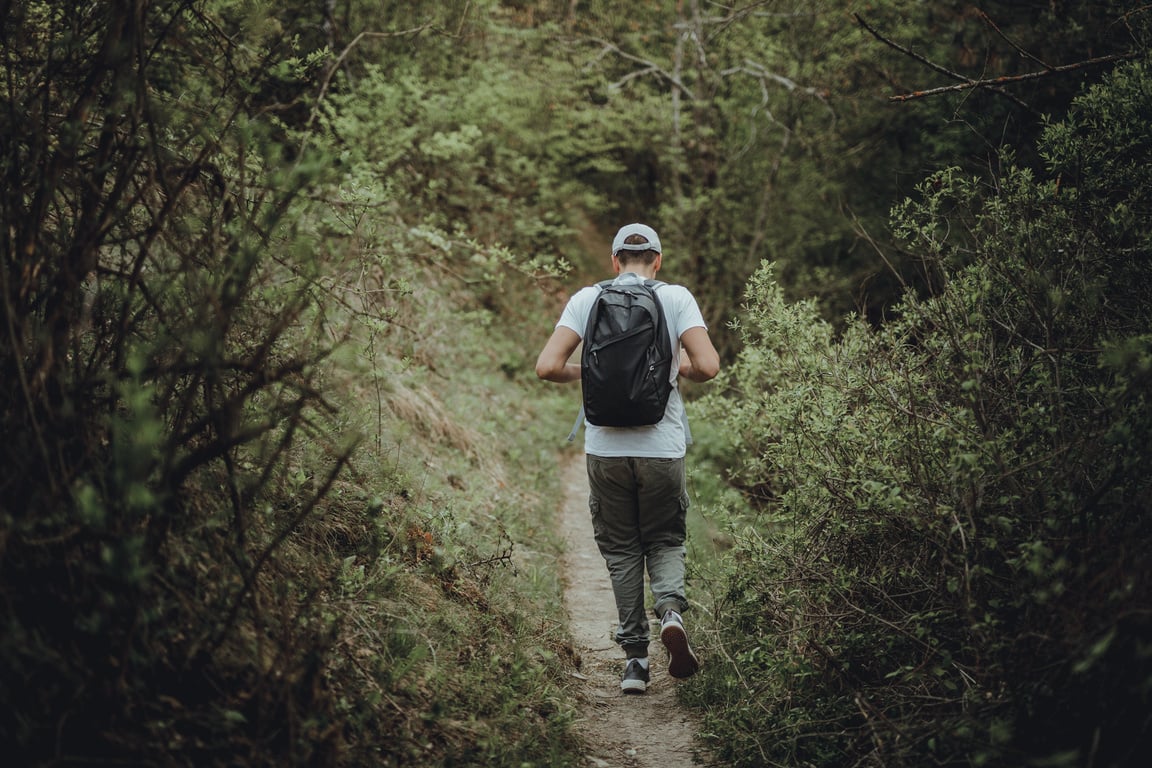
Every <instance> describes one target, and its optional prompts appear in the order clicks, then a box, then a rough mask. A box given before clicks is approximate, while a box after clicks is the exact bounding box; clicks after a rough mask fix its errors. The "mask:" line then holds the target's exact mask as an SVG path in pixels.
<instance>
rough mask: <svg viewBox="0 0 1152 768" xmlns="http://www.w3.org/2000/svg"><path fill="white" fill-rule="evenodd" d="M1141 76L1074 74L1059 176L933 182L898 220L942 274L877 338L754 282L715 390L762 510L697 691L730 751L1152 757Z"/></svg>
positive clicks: (934, 273) (1108, 761) (966, 757)
mask: <svg viewBox="0 0 1152 768" xmlns="http://www.w3.org/2000/svg"><path fill="white" fill-rule="evenodd" d="M1149 82H1150V80H1149V71H1148V68H1147V66H1146V65H1145V64H1135V65H1132V66H1128V67H1124V68H1121V69H1119V70H1117V72H1116V73H1115V74H1114V75H1113V76H1112V77H1110V78H1109V80H1108V81H1107V82H1106V83H1105V84H1103V85H1101V86H1098V87H1095V88H1092V89H1090V90H1088V91H1087V92H1085V93H1084V94H1083V95H1082V96H1081V97H1080V98H1079V99H1078V100H1077V102H1076V104H1075V106H1074V108H1073V110H1072V112H1071V113H1070V115H1069V116H1068V118H1067V119H1065V120H1064V121H1062V122H1061V123H1059V124H1055V125H1052V126H1050V127H1049V129H1048V130H1047V132H1046V135H1045V139H1044V141H1043V143H1042V146H1041V151H1042V153H1043V155H1044V156H1045V157H1046V158H1047V160H1048V163H1049V169H1048V175H1047V177H1046V178H1043V179H1041V178H1037V176H1036V175H1035V174H1033V173H1032V172H1029V171H1027V170H1023V169H1018V168H1013V167H1012V166H1011V163H1010V162H1006V164H1005V165H1006V168H1007V170H1006V171H1004V173H1003V174H1002V175H1001V176H1000V177H999V178H997V179H995V180H994V184H993V185H991V186H986V185H984V184H982V183H980V182H978V181H976V180H972V179H968V178H964V177H962V176H961V175H960V174H958V173H956V172H951V171H946V172H942V173H939V174H936V175H934V176H933V177H931V178H930V179H929V180H927V181H926V182H925V183H924V184H923V185H922V187H921V189H920V192H921V195H922V199H921V200H920V201H919V202H908V203H906V204H905V205H904V206H902V207H900V208H899V209H898V210H897V211H896V212H895V215H894V225H895V228H896V229H897V231H898V233H899V234H900V235H901V236H902V237H903V238H904V239H905V241H906V242H907V244H908V247H909V249H910V251H911V252H913V253H914V254H916V256H917V257H918V258H919V259H920V260H921V261H922V264H923V268H924V270H925V274H926V275H928V276H929V277H930V278H931V283H932V284H935V285H937V286H939V290H938V291H937V293H936V294H935V295H934V296H932V297H929V298H917V297H916V296H912V295H909V296H906V298H905V300H904V302H903V304H902V305H901V306H900V308H899V313H898V317H897V318H895V319H893V320H891V321H889V322H888V323H886V324H885V325H884V326H883V327H881V328H880V329H879V330H876V331H872V330H869V329H868V328H866V327H864V326H863V325H861V324H859V323H849V324H848V326H847V328H846V330H845V331H844V332H843V334H842V335H840V336H839V337H834V336H833V334H832V332H831V330H830V329H829V328H828V327H827V326H826V325H825V324H824V323H822V322H821V321H819V319H818V318H817V316H816V313H815V310H814V308H813V307H812V306H811V305H806V304H799V305H788V304H786V303H785V302H784V301H783V299H782V297H781V293H780V290H779V288H778V287H777V286H776V284H775V282H774V281H773V278H772V271H771V268H770V267H765V268H763V269H762V270H761V272H760V273H759V274H758V275H757V277H756V278H755V279H754V280H753V281H752V283H751V284H750V287H749V293H748V301H749V306H748V312H747V318H748V319H747V321H746V325H745V327H744V334H745V339H746V343H747V345H748V346H747V349H746V351H745V352H744V353H743V354H742V356H741V359H740V361H739V363H738V365H737V366H735V368H734V371H733V373H732V374H731V377H730V379H729V385H730V387H731V388H732V392H731V393H730V394H727V395H725V396H724V397H723V398H722V399H717V400H716V401H715V402H714V403H713V404H712V407H713V409H714V413H715V415H716V416H717V418H724V420H725V423H726V424H727V426H728V428H729V430H730V431H731V432H732V434H733V435H734V436H735V437H734V443H733V456H734V457H735V458H736V459H737V465H738V469H737V471H736V473H735V475H734V478H735V479H736V481H737V482H739V483H740V484H741V485H742V486H743V487H745V488H746V489H748V492H749V493H750V494H753V495H754V497H755V498H757V499H759V500H760V502H761V505H760V508H761V512H760V514H759V516H758V517H757V518H756V519H755V520H753V521H751V524H750V525H749V527H748V529H747V530H746V531H744V532H743V533H742V534H739V533H738V540H739V546H738V547H737V548H736V550H735V551H734V554H733V565H732V575H731V576H730V577H729V580H728V586H727V590H726V601H725V602H724V603H723V604H722V605H720V606H718V615H719V619H720V621H721V622H722V628H721V632H720V635H721V636H722V637H725V638H728V640H727V647H726V649H725V650H726V652H727V656H728V657H729V658H731V660H732V667H731V668H727V669H719V670H714V671H713V672H712V673H710V674H709V675H706V677H705V678H704V680H703V682H702V683H701V686H700V689H699V691H698V692H697V695H698V696H700V697H703V698H704V699H705V700H709V701H712V702H714V706H716V709H715V710H714V711H713V714H712V717H711V727H712V728H713V729H715V732H716V734H717V737H716V748H717V749H718V751H719V752H720V753H721V755H722V756H723V757H726V758H728V759H730V760H731V761H732V762H733V763H735V764H741V765H754V764H764V763H765V762H772V763H781V764H796V763H803V764H818V765H843V764H845V763H862V762H870V763H875V764H884V765H922V764H925V763H928V762H938V763H946V764H1002V765H1018V764H1021V763H1025V762H1029V761H1042V762H1043V763H1044V764H1048V765H1074V764H1098V765H1135V764H1137V760H1138V759H1139V757H1140V756H1142V755H1144V754H1147V752H1148V750H1149V747H1150V745H1152V722H1150V721H1149V719H1148V717H1147V712H1148V711H1149V710H1148V704H1149V696H1150V695H1152V644H1150V642H1149V638H1150V637H1152V634H1150V633H1152V623H1150V620H1149V617H1150V616H1152V613H1150V612H1149V609H1150V607H1152V606H1150V605H1149V598H1148V596H1149V595H1150V594H1152V562H1150V559H1149V555H1148V552H1149V546H1148V545H1149V542H1150V537H1152V523H1150V521H1152V517H1150V515H1149V512H1150V510H1149V500H1150V498H1152V497H1150V492H1152V487H1150V486H1152V480H1150V478H1152V472H1150V471H1149V470H1150V469H1152V467H1150V466H1149V464H1150V461H1152V459H1150V455H1149V451H1148V448H1147V446H1148V445H1150V444H1152V442H1150V441H1152V431H1150V430H1152V419H1150V417H1149V408H1148V406H1149V403H1148V395H1147V392H1148V391H1150V390H1149V387H1148V384H1149V375H1150V371H1152V367H1150V363H1152V354H1150V353H1152V346H1150V341H1152V337H1150V335H1149V334H1150V331H1152V325H1150V321H1152V305H1150V303H1149V302H1148V300H1147V297H1148V296H1149V295H1150V293H1149V292H1150V291H1152V267H1150V265H1152V260H1150V259H1149V256H1150V255H1152V254H1150V253H1149V249H1148V235H1147V233H1148V232H1149V231H1150V230H1149V226H1150V225H1152V221H1150V220H1149V218H1148V216H1149V209H1148V207H1147V200H1148V194H1149V193H1150V192H1152V174H1150V173H1149V171H1148V168H1149V162H1148V161H1149V160H1150V159H1152V157H1149V155H1150V149H1152V146H1150V145H1149V143H1148V138H1147V131H1146V130H1144V129H1143V125H1142V124H1143V118H1142V117H1141V116H1142V115H1146V114H1147V113H1148V110H1149V109H1152V101H1150V94H1152V91H1150V90H1149V88H1148V83H1149ZM736 680H738V681H740V683H739V684H736V683H734V682H733V681H736Z"/></svg>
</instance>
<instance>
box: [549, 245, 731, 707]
mask: <svg viewBox="0 0 1152 768" xmlns="http://www.w3.org/2000/svg"><path fill="white" fill-rule="evenodd" d="M662 260H663V255H662V249H661V247H660V238H659V236H658V235H657V234H656V232H655V230H653V229H652V228H651V227H649V226H647V225H644V224H629V225H627V226H624V227H622V228H621V229H620V231H619V232H617V233H616V237H615V239H614V240H613V243H612V268H613V271H614V272H615V273H616V275H617V277H616V278H615V280H613V281H612V283H613V285H619V286H629V285H637V284H643V283H645V282H646V281H647V282H648V285H649V286H650V287H651V288H653V289H654V291H655V294H656V297H657V301H656V305H657V306H658V307H659V308H660V309H661V311H662V313H663V318H664V322H663V324H662V326H661V327H662V328H663V329H666V332H667V334H668V336H669V342H670V343H671V349H672V358H671V361H670V363H669V365H668V373H667V376H668V379H669V381H670V382H671V383H672V384H673V385H674V384H675V382H676V381H677V378H678V376H683V377H685V378H687V379H690V380H692V381H699V382H702V381H708V380H709V379H711V378H713V377H714V376H715V375H716V374H717V373H718V372H719V369H720V358H719V355H718V354H717V352H716V348H715V347H714V346H713V345H712V341H711V339H710V338H709V337H708V329H707V326H706V325H705V323H704V318H703V316H702V315H701V313H700V308H699V306H698V305H697V303H696V299H695V298H694V297H693V296H692V294H691V292H690V291H689V290H688V289H687V288H684V287H683V286H679V285H667V284H664V283H657V282H654V281H655V277H656V273H657V272H658V271H659V270H660V267H661V265H662ZM602 290H603V289H602V288H601V287H600V286H590V287H587V288H583V289H581V290H580V291H578V292H577V293H576V294H574V295H573V296H572V297H571V298H570V299H569V301H568V304H567V306H566V307H565V308H564V312H563V314H562V315H561V316H560V320H559V322H558V323H557V324H556V329H555V331H554V332H553V334H552V336H551V338H549V340H548V343H547V344H546V345H545V346H544V349H543V350H542V351H541V352H540V356H539V358H538V359H537V361H536V374H537V375H538V376H539V377H540V378H541V379H544V380H546V381H553V382H569V381H577V380H580V379H581V377H582V366H581V365H580V364H576V363H569V362H568V359H569V358H570V357H571V355H572V353H573V352H575V350H576V348H577V347H578V346H579V345H580V342H581V341H582V340H584V336H585V335H586V334H587V333H588V332H589V326H588V320H589V316H590V315H591V314H592V312H593V310H594V307H595V306H596V303H597V301H598V299H599V298H600V294H601V291H602ZM586 394H587V393H586ZM656 418H657V419H658V421H656V423H651V424H644V425H642V426H607V425H603V424H600V425H598V424H596V423H593V420H592V419H591V418H590V419H589V421H588V423H586V425H585V427H586V428H585V437H584V451H585V454H586V455H587V465H588V483H589V487H590V489H591V493H590V496H589V501H588V503H589V508H590V510H591V513H592V526H593V530H594V532H595V538H596V544H597V546H598V547H599V549H600V554H601V555H602V556H603V557H604V561H605V563H606V564H607V566H608V574H609V577H610V579H611V581H612V591H613V594H614V595H615V598H616V609H617V613H618V619H619V624H618V625H617V628H616V638H615V639H616V642H617V643H618V644H619V645H620V646H621V648H622V649H623V650H624V653H625V656H626V659H627V660H626V663H625V669H624V676H623V679H622V680H621V683H620V688H621V690H623V691H624V692H626V693H642V692H644V690H646V689H647V687H648V681H649V669H648V643H649V625H648V619H647V615H646V613H645V610H644V598H645V596H644V572H645V570H647V572H648V578H649V581H650V584H651V590H652V597H653V600H654V606H653V607H654V612H655V614H656V616H657V617H658V618H659V619H660V640H661V641H662V642H663V643H664V646H665V648H666V649H667V651H668V655H669V664H668V673H669V674H670V675H671V676H672V677H677V678H684V677H690V676H691V675H693V674H695V673H696V671H697V669H699V667H700V663H699V661H698V659H697V658H696V655H695V654H694V653H693V651H692V647H691V645H690V644H689V642H688V634H687V632H686V631H685V629H684V623H683V619H682V618H681V614H683V613H684V611H685V610H686V609H687V608H688V601H687V598H686V597H685V588H684V572H685V552H686V550H685V547H684V540H685V536H686V533H687V527H686V516H687V511H688V494H687V492H686V490H685V473H684V454H685V451H686V448H687V422H686V420H685V417H684V403H683V401H682V400H681V398H680V392H679V390H678V389H677V388H676V387H675V386H673V387H672V388H671V391H670V392H669V393H668V400H667V405H666V406H665V407H664V411H663V416H662V417H660V416H659V415H657V417H656Z"/></svg>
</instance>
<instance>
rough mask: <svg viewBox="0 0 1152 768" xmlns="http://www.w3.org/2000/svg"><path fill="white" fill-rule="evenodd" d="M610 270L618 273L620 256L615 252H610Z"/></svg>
mask: <svg viewBox="0 0 1152 768" xmlns="http://www.w3.org/2000/svg"><path fill="white" fill-rule="evenodd" d="M612 271H613V272H615V273H616V274H620V258H619V257H618V256H617V255H616V254H612Z"/></svg>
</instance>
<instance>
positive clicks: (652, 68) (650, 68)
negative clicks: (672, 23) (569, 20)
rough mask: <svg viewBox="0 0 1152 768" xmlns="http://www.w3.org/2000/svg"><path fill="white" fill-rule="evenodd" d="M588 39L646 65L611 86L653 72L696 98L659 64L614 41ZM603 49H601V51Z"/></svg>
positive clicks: (605, 48)
mask: <svg viewBox="0 0 1152 768" xmlns="http://www.w3.org/2000/svg"><path fill="white" fill-rule="evenodd" d="M588 39H589V40H591V41H592V42H594V43H597V44H598V45H602V46H604V48H603V51H611V52H612V53H615V54H616V55H617V56H619V57H620V58H622V59H627V60H628V61H634V62H636V63H637V64H643V65H644V66H645V67H646V69H643V70H639V71H636V72H631V73H629V74H627V75H625V76H624V77H623V78H621V79H620V80H618V81H617V82H615V83H613V84H612V87H613V88H619V87H620V86H621V85H623V84H624V83H626V82H628V81H629V80H631V79H633V78H636V77H640V76H643V75H647V74H650V73H655V74H657V75H659V76H660V77H661V78H663V79H664V80H667V81H668V82H669V83H671V84H672V85H674V86H675V87H676V89H677V90H678V91H680V93H682V94H684V95H685V96H687V97H688V98H690V99H695V98H696V96H695V95H694V94H693V93H692V91H691V90H689V88H688V87H687V86H686V85H684V83H683V82H681V81H680V78H678V77H676V76H675V75H673V74H672V73H670V72H669V71H668V70H666V69H664V68H663V67H661V66H660V65H659V64H657V63H655V62H653V61H649V60H648V59H643V58H640V57H639V56H637V55H635V54H632V53H627V52H626V51H622V50H620V47H619V46H618V45H616V44H615V43H612V42H609V41H608V40H603V39H601V38H598V37H591V38H588ZM603 51H602V53H603Z"/></svg>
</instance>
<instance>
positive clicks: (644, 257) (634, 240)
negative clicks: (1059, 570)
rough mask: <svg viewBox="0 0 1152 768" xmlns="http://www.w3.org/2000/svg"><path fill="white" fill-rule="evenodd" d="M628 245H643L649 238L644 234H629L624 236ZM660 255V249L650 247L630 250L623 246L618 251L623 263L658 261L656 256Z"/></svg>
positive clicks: (618, 257)
mask: <svg viewBox="0 0 1152 768" xmlns="http://www.w3.org/2000/svg"><path fill="white" fill-rule="evenodd" d="M624 242H625V243H626V244H627V245H643V244H644V243H646V242H648V238H646V237H644V235H628V237H626V238H624ZM659 255H660V252H659V251H655V250H653V249H651V248H649V249H648V250H646V251H630V250H627V249H626V248H621V249H620V250H619V251H617V252H616V258H617V259H619V260H620V263H621V264H634V263H636V262H639V263H641V264H651V263H653V262H655V261H656V257H657V256H659Z"/></svg>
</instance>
